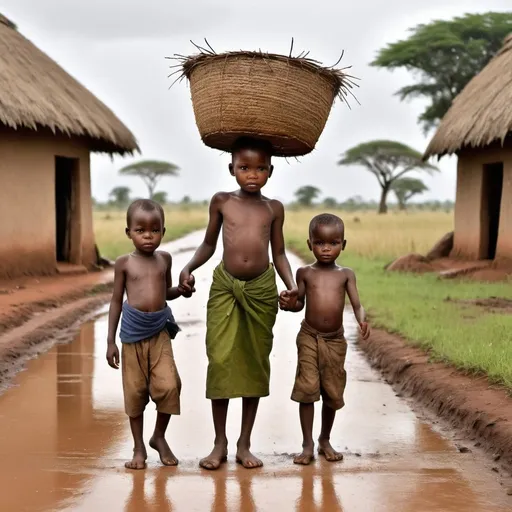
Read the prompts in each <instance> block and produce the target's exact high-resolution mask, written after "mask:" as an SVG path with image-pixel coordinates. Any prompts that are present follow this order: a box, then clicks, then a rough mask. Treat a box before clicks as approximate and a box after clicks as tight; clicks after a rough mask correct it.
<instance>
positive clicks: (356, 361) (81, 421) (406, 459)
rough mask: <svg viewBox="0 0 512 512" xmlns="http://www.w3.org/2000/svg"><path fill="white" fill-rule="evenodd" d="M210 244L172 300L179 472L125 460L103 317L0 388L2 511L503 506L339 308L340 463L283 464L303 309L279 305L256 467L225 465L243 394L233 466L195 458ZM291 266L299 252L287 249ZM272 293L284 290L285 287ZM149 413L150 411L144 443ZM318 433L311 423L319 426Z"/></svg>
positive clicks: (204, 426) (486, 474)
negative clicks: (398, 386) (375, 359)
mask: <svg viewBox="0 0 512 512" xmlns="http://www.w3.org/2000/svg"><path fill="white" fill-rule="evenodd" d="M198 241H199V239H198V236H197V235H191V236H189V237H186V238H185V239H183V240H181V241H179V242H176V243H173V244H170V246H169V249H170V250H171V251H172V252H173V255H174V265H175V272H174V275H175V276H177V274H178V272H179V270H180V269H181V266H182V265H183V264H184V263H185V262H186V261H187V260H188V258H189V257H190V249H191V248H193V247H195V246H197V244H198ZM218 256H219V254H217V255H216V257H214V258H213V259H212V261H211V262H210V263H209V264H208V265H206V266H205V267H204V268H202V269H200V270H199V271H196V272H195V276H196V281H197V290H198V291H197V293H196V295H195V296H194V298H193V299H190V300H188V301H185V300H179V301H177V302H175V303H173V309H174V313H175V316H176V318H177V320H178V322H179V323H180V324H181V326H182V328H183V333H181V335H180V336H179V337H178V338H177V339H176V340H175V342H174V352H175V357H176V361H177V364H178V368H179V371H180V374H181V378H182V381H183V392H182V415H181V416H179V417H175V418H173V419H172V420H171V424H170V427H169V431H168V436H167V438H168V440H169V443H170V444H171V447H172V448H173V450H174V452H175V454H176V455H177V456H178V457H179V458H180V462H181V463H180V466H179V467H178V468H166V467H161V466H160V464H159V462H158V458H157V454H156V453H155V452H152V451H150V453H149V459H148V469H147V470H145V471H138V472H133V471H129V470H126V469H124V467H123V464H124V462H125V460H126V459H127V458H128V457H129V456H130V455H131V449H132V446H131V438H130V431H129V426H128V422H127V419H126V417H125V415H124V412H123V399H122V388H121V374H120V372H119V371H118V372H116V371H114V370H112V369H110V368H109V367H108V365H107V363H106V361H105V345H106V336H107V318H106V316H105V314H104V313H105V312H106V310H107V308H104V309H103V310H102V312H100V313H103V314H102V315H101V316H99V317H98V319H97V320H96V321H95V322H90V323H87V324H85V325H84V326H83V327H82V329H81V331H80V333H79V334H78V335H77V336H76V338H75V339H74V341H73V342H72V343H69V344H59V345H56V346H54V348H53V349H51V350H50V351H49V352H48V353H47V354H45V355H43V356H41V357H40V358H39V359H36V360H33V361H31V362H30V364H29V365H28V368H27V370H26V371H24V372H22V373H20V374H19V375H18V376H17V377H16V379H15V381H14V384H15V386H14V387H12V388H10V389H9V390H8V391H7V392H5V393H4V394H3V395H1V396H0V456H1V458H2V464H1V465H0V511H2V512H3V511H5V512H18V511H20V512H21V511H27V512H28V511H30V512H35V511H41V512H42V511H44V512H47V511H93V512H103V511H108V512H116V511H137V512H139V511H146V510H147V511H171V510H177V511H185V512H189V511H196V510H197V511H206V510H211V511H219V512H220V511H244V512H245V511H248V512H252V511H274V510H279V511H282V512H285V511H286V512H287V511H292V510H297V511H316V510H318V511H329V512H330V511H332V512H337V511H345V512H354V511H363V512H371V511H378V512H380V511H382V512H388V511H389V512H391V511H393V512H409V511H411V512H412V511H414V512H427V511H436V512H444V511H446V512H449V511H457V512H464V511H468V512H469V511H471V512H479V511H485V512H495V511H496V512H498V511H503V512H504V511H507V510H511V508H512V501H511V500H512V498H511V497H507V496H506V494H505V493H504V491H503V488H502V487H501V486H500V484H499V482H498V477H497V475H495V474H494V473H492V472H491V471H490V468H489V467H488V466H487V464H486V461H485V460H483V459H480V458H479V456H478V455H476V454H472V453H460V452H459V451H458V450H457V448H456V446H455V444H454V443H453V441H452V440H451V439H450V438H449V437H443V436H442V435H441V434H440V433H438V432H436V431H435V430H433V428H432V427H431V426H430V425H429V424H428V423H426V422H425V421H424V420H421V419H418V418H417V417H416V416H415V414H414V413H413V412H412V410H411V409H410V408H409V406H408V404H407V402H405V401H404V400H402V399H400V398H398V397H396V396H395V393H394V392H393V390H392V389H391V388H390V387H389V386H388V385H387V384H386V383H385V382H383V381H382V379H381V378H380V376H379V375H378V374H377V373H376V372H375V371H373V370H372V369H371V368H370V367H369V365H368V363H367V362H366V360H365V359H364V357H363V355H362V354H361V353H359V352H358V350H357V348H356V347H355V346H354V340H355V338H356V330H355V329H356V326H355V325H354V323H353V321H352V318H351V315H350V314H347V317H346V331H347V337H348V340H349V343H350V349H349V353H348V356H347V372H348V378H349V381H348V384H347V390H346V404H347V405H346V407H345V409H344V410H342V411H341V413H339V416H338V418H337V421H336V423H335V426H334V429H333V435H332V441H333V444H334V445H335V447H337V448H340V449H342V450H343V451H344V452H345V460H344V462H342V463H338V464H329V463H327V462H325V461H324V460H317V461H315V463H313V464H312V465H311V466H309V467H298V466H294V465H293V463H292V457H291V454H292V453H295V452H297V451H299V449H300V444H301V433H300V426H299V421H298V406H297V404H295V403H294V402H292V401H291V400H290V399H289V396H290V392H291V388H292V384H293V378H294V373H295V361H296V352H295V334H296V332H297V330H298V327H299V323H300V321H301V315H300V314H291V313H286V314H285V313H282V314H280V315H279V317H278V321H277V324H276V328H275V331H274V332H275V343H274V350H273V353H272V372H273V373H272V380H271V396H270V397H269V398H266V399H263V400H262V402H261V405H260V410H259V415H258V418H257V420H256V426H255V431H254V436H253V448H254V451H255V452H256V453H257V455H259V456H260V457H261V458H262V460H263V461H264V463H265V466H264V467H263V468H262V469H258V470H245V469H243V468H241V467H239V466H238V465H237V464H235V462H234V457H233V455H234V450H233V448H234V445H235V442H236V439H237V433H238V429H239V425H240V412H241V403H240V400H235V401H232V404H231V407H230V412H229V419H228V426H229V432H228V435H229V438H230V440H231V446H230V458H229V463H228V464H226V465H225V466H224V467H223V468H222V469H220V470H219V471H217V472H208V471H205V470H201V469H199V468H198V461H199V458H200V457H201V456H204V455H206V454H207V453H209V451H210V449H211V443H212V438H213V427H212V423H211V418H210V404H209V402H208V401H207V400H206V399H205V398H204V385H205V375H206V365H207V360H206V354H205V350H204V334H205V325H204V319H205V304H206V298H207V294H208V287H209V280H210V276H211V272H212V269H213V266H214V265H215V264H216V263H217V262H218V261H219V259H218ZM290 259H291V262H292V265H293V266H294V267H295V266H296V265H297V264H298V263H299V262H298V261H297V260H296V259H295V258H292V257H291V256H290ZM280 289H282V288H281V287H280ZM154 419H155V412H154V409H153V406H152V405H150V406H149V407H148V410H147V412H146V426H147V428H146V436H145V437H146V439H148V438H149V436H150V432H151V428H152V426H153V424H154ZM318 419H319V418H317V422H316V423H315V430H316V432H318V430H319V422H318Z"/></svg>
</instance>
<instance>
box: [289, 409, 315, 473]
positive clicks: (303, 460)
mask: <svg viewBox="0 0 512 512" xmlns="http://www.w3.org/2000/svg"><path fill="white" fill-rule="evenodd" d="M299 415H300V427H301V429H302V439H303V441H302V453H300V454H299V455H297V456H296V457H295V458H294V459H293V462H295V464H304V465H308V464H310V463H311V461H312V460H313V459H314V450H315V443H314V442H313V419H314V417H315V404H314V403H313V404H302V403H301V404H300V406H299Z"/></svg>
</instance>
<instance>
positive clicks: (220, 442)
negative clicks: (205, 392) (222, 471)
mask: <svg viewBox="0 0 512 512" xmlns="http://www.w3.org/2000/svg"><path fill="white" fill-rule="evenodd" d="M228 406H229V400H224V399H222V400H212V416H213V428H214V429H215V444H214V446H213V450H212V452H211V453H210V455H208V457H205V458H204V459H201V460H200V461H199V465H200V466H201V467H202V468H204V469H218V468H219V466H220V465H221V464H222V463H223V462H226V460H227V458H228V438H227V437H226V418H227V416H228Z"/></svg>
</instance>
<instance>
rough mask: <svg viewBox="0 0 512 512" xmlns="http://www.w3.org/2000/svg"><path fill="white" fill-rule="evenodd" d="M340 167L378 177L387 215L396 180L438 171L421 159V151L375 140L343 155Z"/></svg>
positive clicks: (382, 211)
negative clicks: (353, 166)
mask: <svg viewBox="0 0 512 512" xmlns="http://www.w3.org/2000/svg"><path fill="white" fill-rule="evenodd" d="M338 165H342V166H351V165H357V166H361V167H364V168H365V169H366V170H367V171H369V172H371V173H372V174H373V175H374V176H375V177H376V178H377V181H378V182H379V185H380V188H381V198H380V204H379V213H386V212H387V196H388V193H389V191H390V190H391V186H392V184H393V182H394V181H396V180H398V179H399V178H401V177H402V176H404V175H405V174H407V173H410V172H412V171H423V172H427V173H429V174H431V173H433V172H435V171H438V168H437V167H435V166H434V165H431V164H429V163H428V162H424V161H423V160H422V154H421V153H420V152H418V151H416V150H415V149H413V148H411V147H409V146H407V145H406V144H402V143H401V142H396V141H393V140H374V141H370V142H364V143H363V144H359V145H357V146H354V147H353V148H351V149H349V150H347V151H346V152H345V154H344V155H342V158H341V160H340V161H339V162H338Z"/></svg>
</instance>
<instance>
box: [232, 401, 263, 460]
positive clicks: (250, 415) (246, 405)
mask: <svg viewBox="0 0 512 512" xmlns="http://www.w3.org/2000/svg"><path fill="white" fill-rule="evenodd" d="M259 403H260V399H259V398H242V429H241V432H240V438H239V439H238V443H237V447H238V450H237V451H236V461H237V462H238V463H240V464H242V466H243V467H244V468H247V469H253V468H259V467H261V466H263V462H261V460H260V459H258V458H257V457H255V456H254V455H253V454H252V453H251V451H250V448H251V433H252V427H253V426H254V420H255V419H256V413H257V412H258V405H259Z"/></svg>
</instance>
